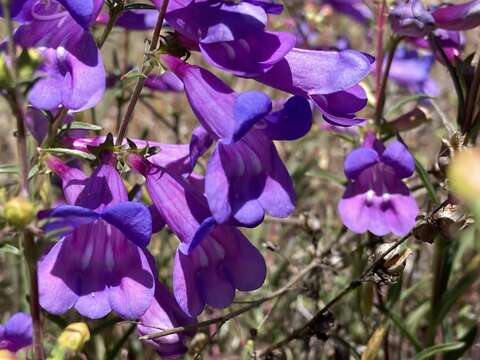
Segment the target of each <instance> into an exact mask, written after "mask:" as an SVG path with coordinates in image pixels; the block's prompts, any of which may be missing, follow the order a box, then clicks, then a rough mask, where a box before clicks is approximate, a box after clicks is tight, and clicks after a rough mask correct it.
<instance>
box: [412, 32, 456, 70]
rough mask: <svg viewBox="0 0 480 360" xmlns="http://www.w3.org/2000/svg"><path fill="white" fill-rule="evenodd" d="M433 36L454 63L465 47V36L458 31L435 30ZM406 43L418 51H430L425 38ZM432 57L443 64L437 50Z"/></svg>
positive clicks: (428, 43)
mask: <svg viewBox="0 0 480 360" xmlns="http://www.w3.org/2000/svg"><path fill="white" fill-rule="evenodd" d="M433 36H435V39H436V41H437V42H438V44H439V46H441V47H442V49H443V51H444V52H445V55H447V57H448V59H449V60H450V61H455V59H456V58H457V57H459V56H460V53H461V52H462V50H463V48H464V47H465V36H464V35H463V33H461V32H460V31H450V30H444V29H437V30H435V31H434V32H433ZM408 41H409V42H410V43H412V44H414V45H415V46H417V47H419V48H420V49H427V50H430V49H431V45H430V42H429V41H428V40H427V39H425V38H408ZM434 55H435V59H437V61H439V62H440V63H442V64H443V62H444V60H443V57H442V56H441V54H440V53H439V51H438V50H435V52H434Z"/></svg>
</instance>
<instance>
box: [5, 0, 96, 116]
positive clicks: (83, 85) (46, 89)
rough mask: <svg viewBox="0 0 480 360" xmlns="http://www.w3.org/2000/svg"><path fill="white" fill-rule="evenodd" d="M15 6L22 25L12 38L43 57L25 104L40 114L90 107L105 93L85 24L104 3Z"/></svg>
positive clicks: (25, 3)
mask: <svg viewBox="0 0 480 360" xmlns="http://www.w3.org/2000/svg"><path fill="white" fill-rule="evenodd" d="M15 3H16V5H14V10H15V11H14V13H13V14H14V16H15V18H16V19H19V20H20V21H21V25H20V26H19V27H18V28H17V29H16V31H15V34H14V36H15V40H16V42H17V44H19V45H20V46H23V47H36V48H37V49H38V50H39V51H40V53H41V55H42V56H43V58H44V61H43V63H42V65H41V66H40V68H39V69H38V71H37V74H36V75H37V76H39V77H40V80H38V81H37V82H36V83H35V85H34V86H33V88H32V89H31V91H30V93H29V96H28V100H29V101H30V103H31V104H32V105H33V106H34V107H36V108H39V109H45V110H52V109H56V108H58V106H60V105H62V106H64V107H66V108H67V109H70V110H73V111H82V110H85V109H88V108H91V107H93V106H95V105H96V104H97V103H98V102H99V101H100V99H101V98H102V96H103V93H104V91H105V70H104V67H103V61H102V57H101V54H100V52H99V50H98V49H97V46H96V44H95V40H94V39H93V37H92V35H91V34H90V32H89V31H88V26H89V24H91V23H92V22H93V20H94V18H95V16H96V13H97V12H98V11H99V9H100V6H101V5H102V3H103V1H99V0H95V1H79V0H75V1H74V0H63V1H55V0H51V1H48V2H44V1H41V0H37V1H32V0H30V1H19V2H18V5H17V2H15Z"/></svg>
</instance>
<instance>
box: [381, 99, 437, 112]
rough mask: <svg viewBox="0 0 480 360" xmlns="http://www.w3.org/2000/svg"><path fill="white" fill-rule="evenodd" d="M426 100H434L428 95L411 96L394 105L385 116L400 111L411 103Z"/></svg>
mask: <svg viewBox="0 0 480 360" xmlns="http://www.w3.org/2000/svg"><path fill="white" fill-rule="evenodd" d="M425 99H434V98H433V97H431V96H428V95H427V94H416V95H410V96H406V97H404V98H402V99H400V100H399V101H398V102H397V103H395V104H394V105H392V106H391V107H390V108H389V109H388V110H387V112H386V113H385V116H387V115H389V114H392V113H394V112H395V111H396V110H398V109H400V108H401V107H402V106H403V105H406V104H408V103H409V102H414V101H419V100H425Z"/></svg>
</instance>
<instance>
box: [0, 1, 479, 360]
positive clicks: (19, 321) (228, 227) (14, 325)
mask: <svg viewBox="0 0 480 360" xmlns="http://www.w3.org/2000/svg"><path fill="white" fill-rule="evenodd" d="M165 1H167V0H152V1H149V2H148V4H147V3H142V6H139V7H135V6H133V5H132V4H130V5H131V6H130V5H128V4H127V3H125V4H124V2H123V1H120V2H111V1H107V2H106V3H107V4H108V9H107V6H106V4H104V1H103V0H86V1H85V0H82V1H80V0H49V1H43V0H19V1H11V2H10V3H11V5H10V8H9V9H6V8H4V9H3V10H2V12H1V15H2V16H5V17H8V18H11V19H13V20H14V21H15V22H16V23H17V24H18V26H17V27H16V28H15V30H14V32H13V33H12V34H11V35H12V37H13V39H7V40H6V41H5V42H4V44H3V45H2V47H1V51H3V52H5V54H8V55H5V57H4V58H2V59H6V63H9V62H11V60H12V59H11V58H9V57H10V56H11V55H12V54H10V53H8V51H11V49H8V47H9V45H12V44H13V45H15V44H16V45H18V46H19V47H20V48H22V49H34V50H35V52H36V53H37V54H38V55H39V58H40V60H39V65H38V66H37V67H36V68H35V69H34V71H33V73H32V77H33V78H34V81H31V82H30V83H29V84H28V86H27V87H26V88H25V92H24V93H25V100H26V102H27V103H28V106H25V112H22V111H20V113H21V115H22V116H23V115H24V117H25V125H26V128H27V129H28V131H30V133H31V135H32V136H33V137H34V139H35V140H36V142H37V143H38V148H37V150H38V154H37V156H36V158H35V160H36V161H38V164H37V165H38V166H37V167H38V169H35V171H39V172H43V173H42V175H45V174H48V175H49V176H50V179H51V184H53V185H55V186H57V187H58V188H59V189H57V190H59V193H60V196H59V197H58V199H56V201H55V202H53V201H44V202H43V204H42V205H45V206H43V208H42V210H40V211H39V212H38V213H37V216H36V220H35V221H36V223H35V226H33V227H31V228H29V227H28V226H25V229H26V230H25V229H23V230H25V231H26V233H28V234H33V235H35V236H37V237H38V238H39V240H38V242H39V243H41V242H42V241H43V240H44V239H45V238H47V239H49V240H51V239H55V240H54V241H53V242H51V241H50V242H49V243H48V244H45V243H42V245H45V246H42V247H40V246H38V249H41V250H42V253H41V255H40V256H39V257H38V259H35V260H38V261H36V262H34V264H35V265H36V267H38V295H39V305H40V306H41V307H42V308H43V310H45V311H46V312H48V313H50V314H53V315H55V316H60V315H63V314H66V313H67V312H69V311H76V312H77V313H78V314H80V315H81V316H83V317H86V318H88V319H101V318H104V317H106V316H108V315H109V314H111V313H114V314H115V315H116V316H118V317H120V318H122V319H125V320H129V321H130V320H131V321H136V322H137V323H138V327H137V328H138V333H139V334H140V336H141V337H142V339H143V340H144V341H145V342H146V343H148V344H149V345H152V346H154V347H155V350H156V351H157V352H158V354H160V355H161V356H165V357H168V358H175V357H178V356H181V355H182V354H184V353H185V352H186V351H187V340H188V337H189V336H191V335H193V333H194V331H189V329H193V328H195V326H196V325H195V324H196V323H197V322H198V317H199V316H200V315H201V314H202V313H203V312H204V310H205V309H206V308H207V307H210V308H217V309H224V308H226V307H228V306H230V305H231V304H232V303H233V302H234V301H235V297H236V294H237V292H239V291H240V292H251V291H255V290H257V289H259V288H260V287H261V286H262V285H263V284H264V282H265V279H266V278H267V275H268V274H267V273H268V271H267V264H266V261H265V259H264V257H263V255H262V252H261V249H259V248H257V247H256V246H255V244H254V242H251V241H250V240H249V239H248V238H247V236H246V235H245V234H244V232H242V228H243V229H245V228H255V227H257V226H259V225H261V224H262V223H263V222H264V221H265V219H268V218H286V217H288V216H290V215H291V214H293V213H294V211H295V208H296V192H295V184H294V180H293V179H292V176H291V175H290V173H289V169H288V167H287V164H286V163H285V162H284V160H283V159H282V156H281V154H282V151H279V150H278V149H279V143H280V142H287V141H288V142H293V141H297V140H299V139H301V138H303V137H305V136H306V135H307V134H308V133H309V131H310V130H311V128H312V126H313V118H314V114H315V112H317V113H318V114H320V115H321V117H322V118H323V120H324V121H325V123H326V124H325V123H324V129H325V130H330V131H334V132H337V133H340V134H341V135H342V136H344V137H351V138H353V140H352V142H353V143H355V144H359V143H362V145H361V146H359V147H358V148H356V149H354V150H353V151H352V152H350V153H349V154H348V155H347V156H346V158H345V161H344V173H345V176H346V181H345V183H344V185H345V188H344V193H343V196H342V197H341V198H340V196H338V198H339V199H338V206H337V209H338V215H339V218H340V220H341V222H342V223H343V225H344V228H345V229H348V230H350V231H351V232H353V233H355V234H363V233H367V232H369V233H371V234H373V235H375V236H377V237H384V236H388V235H389V234H392V235H393V236H396V237H400V236H405V235H407V234H409V233H410V232H411V231H412V229H414V228H415V224H416V221H417V217H418V215H419V212H420V209H419V207H418V205H417V201H416V199H415V197H414V196H413V194H412V191H411V190H410V188H409V187H408V186H407V182H408V181H409V180H407V179H409V178H411V177H412V176H413V174H414V172H415V170H416V168H417V167H418V166H419V163H418V162H417V161H416V160H415V158H414V156H413V155H412V153H411V152H410V151H409V149H408V147H407V145H406V144H405V142H403V140H402V138H401V136H400V134H399V133H400V131H402V129H400V128H399V127H395V123H394V121H388V120H387V119H385V116H384V115H385V114H384V111H383V110H384V109H383V106H384V105H385V98H384V97H385V93H386V89H387V81H388V80H392V81H393V82H394V83H395V84H396V85H398V86H399V87H402V88H404V89H406V90H407V91H409V92H412V93H417V95H418V94H420V95H419V96H418V98H419V99H420V98H421V97H423V98H422V99H423V100H425V98H432V97H435V96H437V95H438V94H439V93H440V90H439V86H438V85H437V83H436V82H435V81H433V80H432V79H431V77H430V73H431V70H432V66H433V65H434V63H435V61H438V62H440V63H441V64H443V65H445V66H446V67H447V68H448V69H449V70H450V71H451V72H454V75H455V71H458V72H459V71H460V70H461V69H462V67H461V66H460V65H462V66H463V65H465V66H464V67H467V65H466V64H465V63H461V61H460V60H459V57H460V55H461V52H462V50H463V47H464V37H463V34H462V32H461V31H463V30H467V29H471V28H473V27H476V26H478V25H480V2H479V1H476V0H474V1H470V2H467V3H464V4H460V5H445V6H440V7H436V8H432V9H428V8H426V7H425V6H424V5H423V4H422V2H421V1H419V0H404V1H397V2H396V4H395V6H394V7H393V8H392V9H391V11H390V12H389V21H390V25H391V28H392V30H393V33H394V35H393V36H392V38H391V43H390V44H389V45H391V46H390V47H387V50H386V51H385V53H386V55H387V56H385V58H383V48H382V49H379V50H381V51H379V52H378V53H379V57H380V58H379V59H375V58H374V57H372V56H371V55H369V54H366V53H363V52H360V51H356V50H353V49H350V48H349V42H348V41H347V40H345V39H343V38H342V39H339V41H338V42H337V45H336V47H335V50H324V49H331V48H330V47H327V46H324V47H321V46H318V47H311V48H308V49H304V48H300V47H297V43H298V42H297V35H298V34H294V33H293V32H287V31H274V30H272V29H273V28H274V27H273V26H271V21H272V18H273V19H274V18H275V16H277V15H279V14H281V13H282V11H283V5H282V4H280V3H278V2H276V1H275V0H244V1H239V2H237V1H228V0H193V1H191V0H170V1H167V2H165ZM120 3H121V5H119V4H120ZM134 5H138V4H134ZM119 7H120V10H119ZM318 7H319V8H322V9H325V8H328V9H329V11H331V10H334V11H338V12H341V13H343V14H344V15H347V16H349V17H350V18H351V19H354V20H355V21H357V22H358V23H360V24H361V25H362V27H361V30H362V31H365V30H366V29H367V28H368V25H369V24H370V22H371V21H372V19H373V17H374V16H373V14H372V12H371V11H370V9H369V8H368V7H367V6H365V3H364V2H363V1H356V0H355V1H353V0H352V1H344V0H322V1H321V2H319V4H318ZM380 9H382V7H380ZM385 19H386V16H385ZM381 20H382V21H383V18H381ZM380 24H381V21H380ZM112 27H121V28H124V29H126V31H127V32H128V31H144V30H154V34H155V35H154V41H153V43H152V47H151V49H150V50H146V52H145V54H144V56H145V59H144V63H143V64H142V68H141V73H139V74H137V73H136V69H134V67H133V66H132V65H131V64H129V63H128V61H127V63H126V64H124V66H123V67H124V68H123V69H121V70H120V69H118V68H120V66H117V65H118V62H117V61H116V59H113V60H112V61H110V59H108V61H107V60H106V61H105V62H104V59H103V57H102V52H101V50H102V46H103V43H104V42H105V39H106V38H107V35H108V34H109V31H111V29H112ZM98 29H100V30H103V31H104V33H103V35H102V36H101V37H100V38H99V39H100V40H98V39H97V40H96V39H95V37H94V34H96V33H97V31H95V30H98ZM165 29H167V31H164V30H165ZM299 29H300V30H299V32H302V31H307V32H308V31H311V32H314V31H313V30H312V29H310V28H308V26H307V28H306V30H305V29H304V28H302V27H301V26H300V27H299ZM310 35H312V34H310V33H303V36H304V37H305V39H306V41H305V43H308V40H309V38H310ZM381 35H383V34H381ZM312 38H313V37H312ZM305 39H304V40H305ZM12 40H14V41H12ZM9 41H10V42H9ZM402 41H403V43H402V45H401V46H397V45H398V44H399V43H400V42H402ZM157 43H158V44H157ZM380 45H381V43H380ZM380 45H379V46H380ZM15 50H16V49H14V51H15ZM191 53H194V56H190V55H191ZM13 60H15V59H13ZM110 62H113V63H114V65H115V67H116V68H115V69H113V70H109V71H107V70H106V68H108V67H109V66H108V65H107V64H110ZM454 65H458V66H457V68H455V66H454ZM9 66H11V64H9ZM375 67H376V72H377V74H376V75H377V77H378V78H377V79H376V80H378V81H377V82H378V84H380V85H383V86H380V88H379V89H378V90H377V94H376V95H377V96H376V99H375V100H374V101H371V100H372V99H371V98H368V97H367V93H368V91H367V90H368V89H367V86H366V85H365V82H364V80H365V78H366V77H367V76H368V75H369V74H370V73H371V72H372V69H373V68H375ZM452 69H453V70H452ZM127 73H128V75H129V76H130V77H135V74H137V76H136V79H135V80H136V81H137V87H136V89H135V90H134V92H133V93H132V95H131V100H130V102H129V107H128V109H127V112H126V114H125V118H124V122H122V124H118V125H122V126H119V128H120V129H122V130H124V131H126V128H127V126H128V124H129V121H131V119H132V113H133V111H134V108H135V105H136V101H137V100H138V99H139V98H140V96H141V91H142V88H143V86H145V87H146V88H148V89H149V90H150V91H151V92H152V93H155V92H173V93H175V94H172V96H175V97H182V96H184V98H185V99H186V101H187V102H188V104H189V108H190V109H191V111H192V112H193V114H194V115H195V118H196V120H197V122H198V123H196V124H195V128H194V129H193V130H192V131H191V133H190V132H189V133H188V138H187V139H186V141H184V143H175V144H170V143H162V142H160V141H158V139H159V137H160V136H159V134H155V133H153V134H149V135H148V136H149V137H152V138H151V139H150V140H145V139H144V138H142V139H130V138H128V139H126V138H125V136H124V135H125V133H122V131H119V134H118V135H117V136H116V137H115V136H114V135H112V134H108V135H107V134H104V135H98V134H97V135H95V136H93V135H91V132H90V131H89V130H99V129H97V128H96V124H94V125H92V124H88V126H85V123H83V124H84V126H83V127H82V126H80V128H73V125H74V124H76V123H77V125H78V122H77V121H75V120H78V119H79V118H80V116H82V115H81V114H80V113H83V112H85V111H86V110H94V108H95V107H96V106H97V105H98V104H99V103H100V102H101V101H102V100H104V99H105V98H107V97H106V96H105V93H106V92H107V91H109V90H111V89H117V88H121V91H119V92H118V93H120V95H118V93H117V95H118V96H119V98H121V97H122V96H124V95H125V93H126V91H125V88H123V86H125V83H123V80H125V78H126V77H127V76H126V74H127ZM479 74H480V72H479ZM224 75H228V76H229V77H230V78H234V79H236V80H237V79H241V82H242V84H248V85H249V86H250V87H248V88H249V89H250V88H251V87H255V86H257V87H260V86H261V89H263V91H260V90H249V91H237V90H238V89H237V90H235V89H234V88H233V87H236V86H235V85H232V83H227V81H224V80H223V79H224ZM0 76H1V74H0ZM477 76H478V74H477ZM475 81H477V82H478V81H479V80H478V79H476V80H475V79H474V81H464V82H463V83H465V84H468V85H470V83H471V82H473V83H475ZM382 82H383V83H382ZM458 83H460V81H458ZM462 85H464V84H460V85H459V86H460V87H461V86H462ZM22 86H23V85H22ZM472 86H473V85H472ZM137 90H138V91H137ZM457 90H458V89H457ZM273 93H275V94H277V93H281V94H283V95H282V96H283V97H282V98H281V99H280V100H278V99H275V101H274V100H273V99H272V97H271V96H270V95H271V94H273ZM13 95H15V94H13ZM13 95H12V94H11V93H8V92H7V97H9V100H10V101H11V99H12V96H13ZM477 95H478V94H477V93H475V94H473V95H472V96H470V98H471V97H473V100H474V101H475V99H476V96H477ZM372 97H373V96H372ZM465 97H466V98H467V100H468V98H469V96H468V94H467V96H465ZM369 100H370V103H372V102H373V103H374V107H375V112H376V113H375V118H374V119H372V121H367V116H366V115H365V114H366V112H363V113H360V112H361V111H363V110H364V108H366V107H367V104H368V103H369ZM11 102H14V101H11ZM424 104H427V105H428V104H431V103H429V102H428V101H426V102H424V103H422V105H424ZM122 105H123V104H122ZM401 106H402V103H400V105H399V107H401ZM472 106H473V110H472V109H470V110H471V111H474V110H475V105H472ZM121 110H122V109H121V106H120V111H119V113H120V115H122V112H121ZM416 110H418V109H417V108H416V109H415V110H414V111H412V113H415V114H416V113H418V111H417V112H416ZM419 111H420V110H419ZM160 112H161V111H160ZM420 112H421V111H420ZM422 114H423V112H422ZM467 115H468V113H467ZM470 115H471V116H473V115H472V114H470ZM467 118H468V117H467ZM120 120H121V119H120ZM123 125H125V126H123ZM397 125H398V124H397ZM71 126H72V128H70V127H71ZM100 129H101V128H100ZM157 136H158V137H157ZM179 140H181V139H179ZM80 159H81V160H85V159H88V160H90V161H91V163H90V165H91V166H90V167H89V166H87V162H86V161H81V160H80ZM89 169H90V170H89ZM32 176H33V175H32ZM132 179H135V180H137V182H138V183H137V184H135V186H134V187H133V189H132V186H131V185H132V182H133V181H134V180H132ZM138 179H140V180H138ZM27 180H28V179H27ZM47 205H48V206H47ZM35 213H36V212H35ZM339 223H340V221H339ZM37 225H38V226H37ZM19 227H20V226H19ZM164 228H167V229H168V231H169V232H170V233H173V234H174V235H175V237H176V239H177V240H178V242H177V243H176V244H175V246H174V248H173V249H174V250H172V259H171V262H172V269H170V268H168V269H164V268H162V266H164V265H161V264H159V263H158V262H157V259H156V258H155V257H154V255H152V254H154V252H151V249H152V246H150V245H151V244H152V243H155V242H157V241H158V240H159V238H157V237H155V236H154V234H155V233H158V232H160V231H162V229H164ZM245 233H246V232H245ZM40 239H42V240H40ZM173 251H174V255H173ZM160 273H163V274H164V273H168V274H169V275H171V276H170V280H166V281H165V279H164V278H162V277H160V276H159V274H160ZM162 280H163V282H162ZM177 327H184V329H183V330H185V331H178V332H173V333H168V334H167V335H166V336H157V337H156V336H155V334H156V333H158V332H159V331H162V330H168V329H171V328H177ZM31 337H32V334H31V320H30V319H29V318H28V316H27V315H25V314H21V313H20V314H16V315H14V316H13V317H12V318H11V319H10V320H9V321H8V322H7V324H6V326H5V327H0V349H1V350H4V349H5V350H8V351H9V352H12V353H15V352H16V351H18V350H19V349H21V348H22V347H25V346H28V345H29V344H30V342H31ZM145 339H147V340H145Z"/></svg>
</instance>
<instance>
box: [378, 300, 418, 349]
mask: <svg viewBox="0 0 480 360" xmlns="http://www.w3.org/2000/svg"><path fill="white" fill-rule="evenodd" d="M381 310H382V311H383V312H384V313H385V315H387V317H388V318H389V319H390V320H392V322H393V324H394V325H395V326H396V327H397V328H398V330H399V331H400V332H401V333H402V335H403V336H405V337H406V338H407V339H408V340H409V341H410V342H411V343H412V345H413V347H414V348H415V350H416V351H420V350H421V349H422V344H421V343H420V341H418V340H417V338H416V337H415V335H413V334H412V333H411V332H410V331H409V330H408V328H407V326H406V325H405V324H404V322H403V320H402V319H401V318H400V317H399V316H398V315H397V314H395V313H394V312H392V311H390V310H388V309H386V308H383V309H381Z"/></svg>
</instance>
